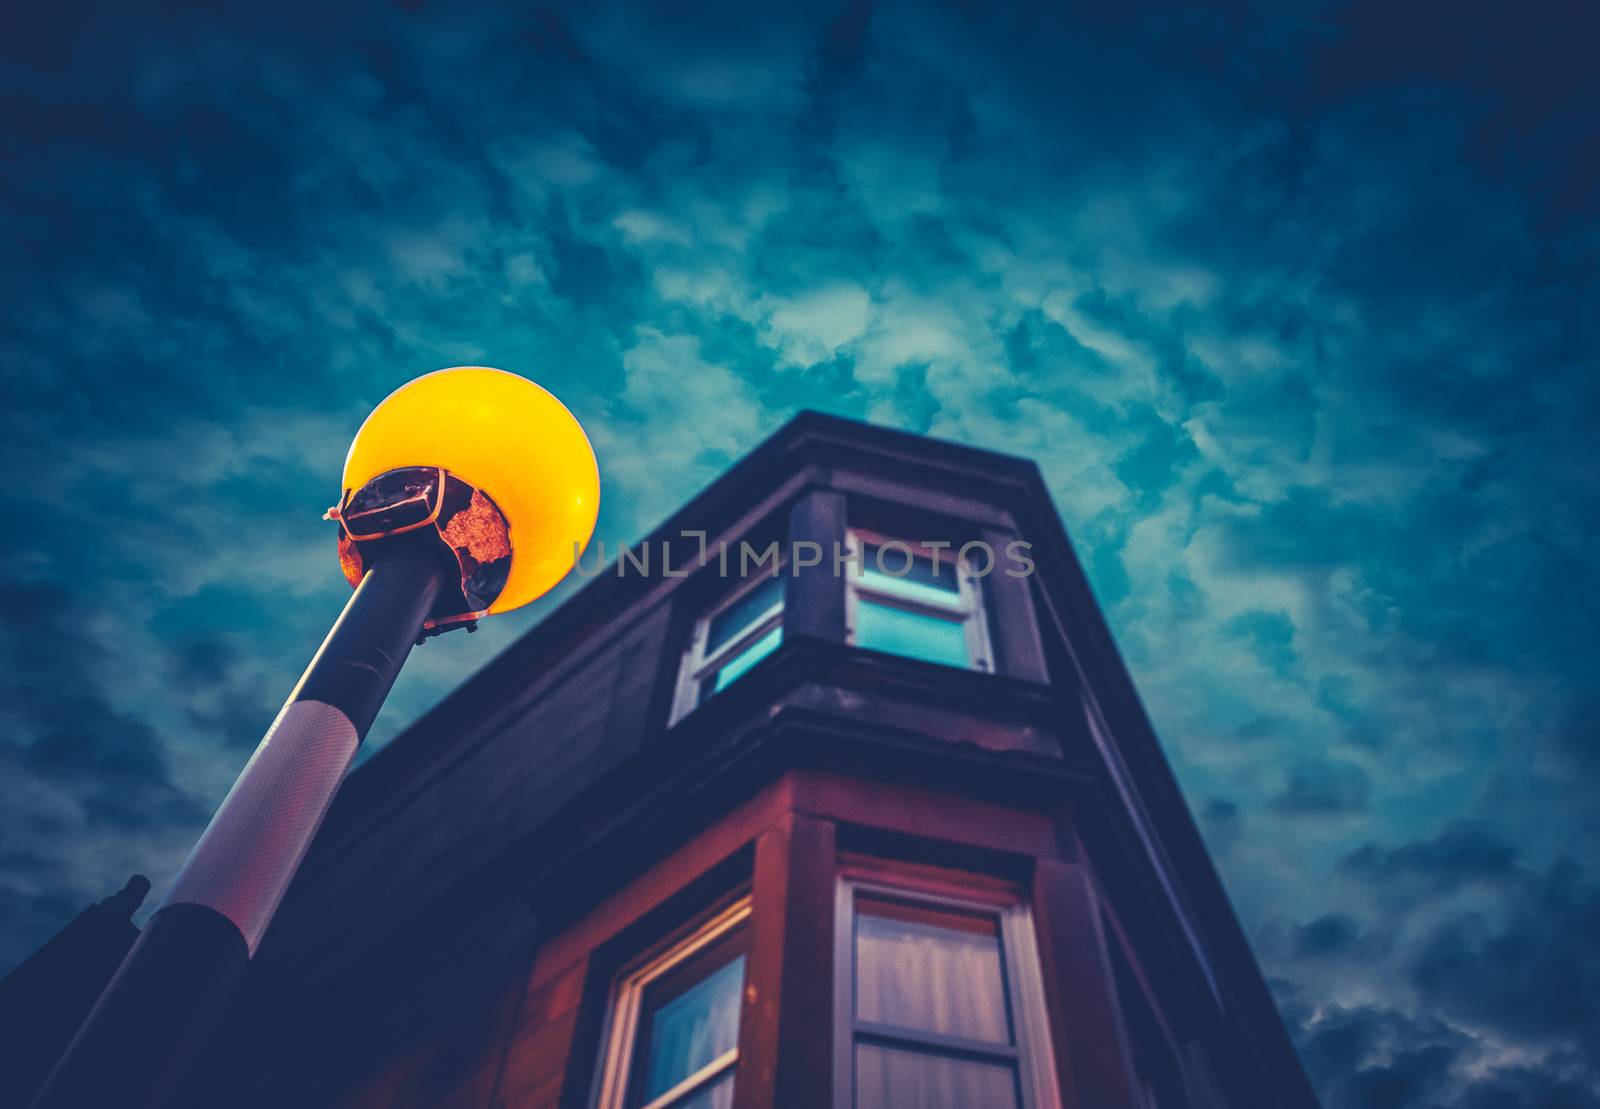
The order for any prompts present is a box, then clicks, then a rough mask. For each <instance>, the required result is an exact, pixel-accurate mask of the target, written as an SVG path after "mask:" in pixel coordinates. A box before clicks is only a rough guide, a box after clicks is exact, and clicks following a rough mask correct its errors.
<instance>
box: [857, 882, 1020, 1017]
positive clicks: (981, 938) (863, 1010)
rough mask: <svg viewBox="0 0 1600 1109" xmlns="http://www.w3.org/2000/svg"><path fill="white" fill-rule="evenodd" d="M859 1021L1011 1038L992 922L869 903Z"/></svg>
mask: <svg viewBox="0 0 1600 1109" xmlns="http://www.w3.org/2000/svg"><path fill="white" fill-rule="evenodd" d="M890 914H893V915H890ZM941 916H942V917H943V918H944V919H945V920H946V921H948V925H946V924H942V923H941V922H940V917H941ZM856 1019H858V1020H864V1021H872V1022H873V1023H875V1024H889V1025H894V1026H895V1027H897V1028H912V1029H917V1030H920V1031H924V1032H937V1033H940V1034H942V1035H946V1036H962V1037H965V1038H967V1039H970V1040H982V1041H984V1042H986V1043H997V1044H1008V1043H1010V1042H1011V1029H1010V1021H1009V1019H1008V1016H1007V1012H1006V996H1005V985H1004V978H1003V976H1002V974H1001V969H1000V943H999V937H998V935H997V933H996V931H995V929H994V926H993V923H992V922H990V921H987V920H984V919H982V918H966V917H962V916H959V915H956V914H938V913H936V912H935V911H931V910H922V909H915V908H902V907H900V906H894V905H885V906H883V907H881V909H880V908H879V907H878V906H870V907H869V904H868V903H865V902H864V903H863V904H862V906H861V909H860V915H859V916H858V918H857V921H856Z"/></svg>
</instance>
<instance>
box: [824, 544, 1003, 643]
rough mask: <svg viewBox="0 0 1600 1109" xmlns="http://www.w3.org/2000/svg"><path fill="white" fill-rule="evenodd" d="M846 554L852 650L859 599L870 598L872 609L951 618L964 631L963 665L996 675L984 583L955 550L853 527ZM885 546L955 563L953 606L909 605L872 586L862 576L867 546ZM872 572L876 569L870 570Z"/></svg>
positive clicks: (848, 639) (847, 617)
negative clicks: (876, 606)
mask: <svg viewBox="0 0 1600 1109" xmlns="http://www.w3.org/2000/svg"><path fill="white" fill-rule="evenodd" d="M845 543H846V546H847V554H848V556H849V560H850V561H849V565H850V570H849V575H848V577H847V578H846V580H845V604H844V619H845V642H846V643H849V644H851V645H854V644H855V642H856V611H857V609H858V608H859V607H860V603H861V600H860V599H861V597H862V596H863V595H865V596H867V597H870V598H871V600H872V602H873V603H874V604H881V605H884V606H885V607H888V608H897V609H900V610H902V611H904V612H914V613H917V614H919V615H924V616H933V617H937V618H940V619H944V620H947V621H949V620H951V618H952V617H955V618H959V620H960V621H961V626H962V631H963V632H964V633H965V634H966V639H967V666H968V668H969V669H972V670H980V671H983V672H984V673H993V672H994V649H993V646H992V645H991V644H990V641H989V620H988V614H987V613H986V612H985V610H984V604H983V582H982V579H981V578H979V577H978V575H977V574H975V573H973V571H972V567H971V566H970V565H969V564H968V562H967V560H966V559H964V558H961V557H960V554H959V551H958V550H956V549H940V550H935V549H933V548H931V547H925V546H923V545H921V544H919V543H908V542H905V541H904V540H897V539H894V538H893V537H890V536H882V535H878V534H876V533H873V532H866V531H860V530H857V529H854V528H852V529H851V530H850V532H849V533H848V534H847V535H846V536H845ZM889 543H903V545H904V546H906V547H909V548H910V549H911V552H912V554H913V555H915V556H916V557H918V558H928V559H936V560H937V564H938V565H945V564H947V563H948V564H953V565H954V566H955V569H956V581H957V584H958V592H957V593H956V595H955V596H954V597H953V598H951V603H949V604H941V603H938V602H936V601H933V600H931V599H929V600H926V601H924V600H913V599H911V598H907V597H903V596H901V595H900V594H898V593H894V592H891V591H889V590H886V589H882V588H879V587H877V586H875V585H874V584H873V583H872V582H870V581H868V580H867V579H866V577H865V575H864V571H865V569H866V548H867V546H868V545H869V544H876V545H877V546H879V547H882V546H884V545H886V544H889ZM903 557H904V555H903V554H902V553H901V552H900V551H898V550H896V551H894V552H892V553H891V554H890V555H889V557H888V558H886V559H885V560H884V561H885V563H888V562H889V561H890V560H891V559H894V558H903ZM874 568H875V567H874Z"/></svg>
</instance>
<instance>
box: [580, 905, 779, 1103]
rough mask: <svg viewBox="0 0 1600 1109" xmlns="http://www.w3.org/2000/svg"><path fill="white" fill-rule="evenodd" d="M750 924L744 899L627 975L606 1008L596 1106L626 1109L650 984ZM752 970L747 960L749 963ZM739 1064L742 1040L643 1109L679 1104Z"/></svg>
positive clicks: (618, 980)
mask: <svg viewBox="0 0 1600 1109" xmlns="http://www.w3.org/2000/svg"><path fill="white" fill-rule="evenodd" d="M749 919H750V898H749V897H748V896H746V897H742V898H740V899H739V900H738V901H735V902H734V903H733V904H732V905H729V906H728V907H727V908H726V909H724V910H722V911H721V912H719V913H717V914H716V915H715V916H713V917H712V918H711V919H709V920H707V921H706V922H705V923H704V924H702V925H700V926H699V927H698V928H696V929H694V931H692V932H690V933H689V934H688V935H686V936H684V937H682V938H681V939H679V940H678V941H677V942H675V943H672V944H670V945H668V946H667V947H666V948H664V949H663V950H661V951H659V952H657V953H656V954H654V955H653V956H651V957H650V958H649V959H647V960H646V961H644V962H643V963H640V964H638V965H636V966H635V967H633V968H632V969H630V970H627V971H624V972H623V974H621V975H620V976H619V977H618V979H617V982H616V984H615V985H614V986H613V987H612V990H611V1004H610V1006H609V1007H608V1009H607V1013H606V1023H605V1032H604V1035H603V1036H602V1038H601V1041H600V1042H601V1043H602V1044H603V1045H604V1047H603V1049H602V1051H603V1054H602V1055H601V1062H600V1073H599V1074H598V1075H597V1076H596V1079H595V1094H594V1098H593V1099H592V1104H593V1105H594V1107H595V1109H625V1106H626V1105H627V1097H628V1081H629V1079H630V1078H631V1077H632V1074H633V1062H634V1060H633V1050H634V1047H635V1045H636V1044H637V1043H638V1042H639V1015H640V1013H641V1012H642V1011H643V1007H644V995H645V991H646V990H647V989H648V988H649V986H650V984H651V983H652V982H654V981H655V980H656V979H658V978H660V977H661V976H662V975H663V974H665V973H667V972H668V971H670V970H672V969H673V968H674V967H676V966H677V965H678V964H679V963H682V962H683V961H684V960H685V959H688V958H691V957H693V956H694V955H696V954H698V953H699V952H701V951H704V950H705V949H706V948H707V947H709V946H711V945H712V944H714V943H716V942H718V941H719V940H721V939H723V938H725V937H726V936H727V935H728V934H729V933H731V932H733V931H734V929H736V928H738V927H740V926H741V925H743V924H745V923H746V921H748V920H749ZM745 969H746V971H748V970H749V962H748V956H747V961H746V963H745ZM743 997H744V991H743V990H741V991H740V1009H741V1012H740V1017H741V1019H740V1025H741V1029H742V1025H743V1011H742V1010H743V1006H744V1002H743ZM738 1064H739V1047H738V1043H737V1041H735V1044H734V1046H733V1047H732V1048H731V1049H729V1050H728V1051H725V1052H723V1053H722V1054H721V1055H719V1056H717V1057H716V1058H715V1059H713V1060H712V1061H711V1062H709V1063H707V1064H706V1065H705V1066H703V1067H701V1068H700V1069H699V1070H697V1071H695V1072H694V1073H693V1074H691V1075H689V1076H688V1077H687V1078H685V1079H684V1080H683V1081H682V1082H679V1083H678V1084H677V1085H676V1086H674V1087H672V1089H670V1090H667V1091H666V1092H665V1093H663V1094H661V1095H660V1096H659V1097H656V1098H654V1099H652V1100H651V1101H649V1102H647V1103H646V1104H645V1105H644V1106H643V1107H642V1109H659V1107H661V1106H665V1105H670V1104H671V1103H672V1102H673V1101H674V1100H675V1099H677V1098H681V1097H683V1096H684V1095H685V1094H688V1093H691V1092H693V1091H694V1090H696V1089H698V1088H700V1087H702V1086H705V1085H707V1084H709V1083H710V1082H712V1081H714V1080H715V1079H717V1078H718V1077H720V1076H721V1075H722V1074H724V1073H725V1072H727V1071H729V1070H731V1069H733V1068H734V1067H736V1066H738ZM735 1081H738V1079H737V1078H735Z"/></svg>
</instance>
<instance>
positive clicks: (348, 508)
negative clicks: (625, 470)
mask: <svg viewBox="0 0 1600 1109" xmlns="http://www.w3.org/2000/svg"><path fill="white" fill-rule="evenodd" d="M341 484H342V486H343V491H342V495H341V497H340V502H339V505H338V506H337V507H336V508H335V509H333V510H330V515H331V516H333V517H335V518H337V519H339V520H340V523H341V525H342V526H341V529H340V559H341V562H342V563H343V566H344V570H345V575H346V577H347V578H348V579H349V580H350V583H351V585H352V586H354V585H358V584H359V583H360V580H361V576H362V573H363V568H364V562H365V560H364V559H363V558H362V557H361V552H362V550H363V547H364V544H365V543H367V542H371V541H374V540H377V539H381V538H385V537H387V536H390V535H394V534H397V533H399V532H403V531H407V530H411V529H414V528H421V527H425V526H429V525H432V526H433V527H435V528H437V529H438V531H439V534H440V536H441V538H442V539H443V540H444V542H445V544H447V545H448V546H449V547H451V548H452V549H453V550H454V551H455V552H456V553H457V555H458V556H459V561H460V566H461V577H462V589H461V591H460V592H459V593H457V592H455V591H454V590H452V589H449V588H447V589H445V590H444V591H442V592H441V598H440V601H439V602H438V604H437V605H436V607H435V609H434V611H433V613H432V614H431V615H430V618H429V620H428V621H427V623H426V625H425V627H427V628H428V629H430V630H437V629H440V628H442V627H446V626H449V625H451V624H455V623H463V622H466V623H470V622H472V621H475V620H477V619H478V618H479V617H481V616H483V615H486V614H491V613H500V612H509V611H510V610H512V609H515V608H520V607H521V606H523V605H525V604H527V603H528V602H530V601H532V600H534V599H535V598H538V597H540V596H542V595H543V594H545V593H546V592H548V591H549V590H550V589H551V588H552V587H554V586H555V585H556V583H557V582H559V581H560V580H561V579H562V578H563V577H565V576H566V575H567V573H568V572H569V571H571V569H572V568H573V566H574V564H575V563H576V561H577V558H578V555H579V554H581V553H582V551H583V549H584V547H585V546H587V545H588V542H589V538H590V536H592V535H593V534H594V526H595V519H596V516H597V514H598V513H599V510H600V471H599V467H598V466H597V465H596V463H595V456H594V449H593V448H592V447H591V446H590V445H589V439H588V436H586V435H585V434H584V431H583V428H582V426H580V425H579V423H578V421H577V419H576V418H575V417H574V416H573V415H572V413H571V412H569V411H568V410H567V408H566V406H565V405H563V404H562V403H561V402H560V401H559V400H557V399H556V398H555V397H554V396H553V395H551V394H550V393H549V392H548V391H547V390H545V389H543V388H541V387H540V386H538V385H535V384H534V383H533V382H531V381H529V380H528V379H527V378H524V377H519V376H517V375H516V374H512V373H507V372H506V371H504V370H497V369H491V368H489V367H487V366H457V367H455V368H453V369H447V370H439V371H437V372H435V373H430V374H425V375H424V376H422V377H419V378H417V379H416V380H414V381H411V382H408V383H407V384H405V385H402V386H401V387H400V388H398V389H396V390H395V391H394V392H393V393H391V394H389V396H388V397H387V398H385V399H384V400H383V401H382V402H381V403H380V404H379V405H378V407H377V408H375V409H373V411H372V414H371V415H370V416H368V417H367V419H366V422H365V423H363V424H362V425H361V428H360V430H358V431H357V432H356V436H355V440H354V441H353V442H352V443H351V444H350V453H349V456H348V457H347V458H346V459H345V464H344V477H343V481H342V483H341Z"/></svg>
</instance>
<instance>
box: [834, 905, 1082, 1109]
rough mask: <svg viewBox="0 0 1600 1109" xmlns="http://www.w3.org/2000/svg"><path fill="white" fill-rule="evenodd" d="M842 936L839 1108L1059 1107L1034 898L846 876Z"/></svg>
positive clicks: (840, 917) (837, 1047)
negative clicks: (1031, 906)
mask: <svg viewBox="0 0 1600 1109" xmlns="http://www.w3.org/2000/svg"><path fill="white" fill-rule="evenodd" d="M836 940H837V950H836V953H835V954H836V975H835V983H836V989H835V999H834V1000H835V1006H836V1020H837V1034H836V1037H835V1068H836V1072H837V1073H836V1075H835V1087H834V1089H835V1105H836V1106H838V1107H839V1109H851V1107H853V1109H971V1107H974V1106H982V1107H984V1109H1054V1107H1055V1106H1056V1096H1055V1091H1054V1079H1053V1070H1054V1068H1053V1062H1052V1060H1051V1052H1050V1045H1049V1037H1048V1032H1047V1018H1046V1015H1045V1008H1044V995H1043V989H1042V983H1041V981H1040V972H1039V962H1038V954H1037V950H1036V947H1035V943H1034V939H1033V930H1032V924H1031V919H1030V916H1029V914H1028V911H1027V908H1026V906H1024V905H1023V904H1021V903H1020V902H1019V901H1016V900H1005V899H1002V898H998V897H996V896H994V894H993V891H991V890H984V891H983V892H982V893H981V894H978V895H975V896H963V895H962V892H961V891H960V890H959V889H952V890H929V889H927V888H917V889H910V888H904V887H899V886H896V885H894V884H893V883H892V882H879V881H876V880H870V879H858V878H853V877H846V878H844V879H842V880H841V882H840V886H839V900H838V916H837V933H836Z"/></svg>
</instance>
